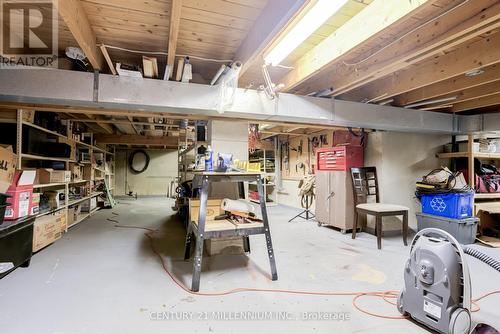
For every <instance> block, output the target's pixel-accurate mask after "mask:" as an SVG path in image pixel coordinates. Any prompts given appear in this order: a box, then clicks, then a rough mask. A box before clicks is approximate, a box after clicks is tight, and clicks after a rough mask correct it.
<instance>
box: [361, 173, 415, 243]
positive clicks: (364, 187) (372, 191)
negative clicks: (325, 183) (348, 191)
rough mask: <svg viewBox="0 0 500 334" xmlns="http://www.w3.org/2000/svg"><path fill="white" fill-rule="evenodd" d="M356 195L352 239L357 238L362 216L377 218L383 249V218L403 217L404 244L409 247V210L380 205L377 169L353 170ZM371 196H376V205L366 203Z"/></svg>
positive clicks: (391, 205)
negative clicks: (359, 220)
mask: <svg viewBox="0 0 500 334" xmlns="http://www.w3.org/2000/svg"><path fill="white" fill-rule="evenodd" d="M351 177H352V187H353V194H354V226H353V229H352V238H353V239H355V238H356V229H357V227H358V217H359V215H360V214H366V215H371V216H375V221H376V223H375V234H376V235H377V246H378V249H381V248H382V217H389V216H403V242H404V244H405V246H407V245H408V242H407V237H408V210H409V209H408V208H407V207H405V206H402V205H395V204H384V203H379V202H380V197H379V191H378V180H377V169H376V168H375V167H364V168H351ZM370 196H375V203H366V200H367V199H368V198H369V197H370Z"/></svg>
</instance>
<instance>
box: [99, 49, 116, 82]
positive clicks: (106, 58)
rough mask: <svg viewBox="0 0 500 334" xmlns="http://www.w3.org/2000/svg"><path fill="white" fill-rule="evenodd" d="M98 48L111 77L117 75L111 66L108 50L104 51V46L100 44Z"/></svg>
mask: <svg viewBox="0 0 500 334" xmlns="http://www.w3.org/2000/svg"><path fill="white" fill-rule="evenodd" d="M99 48H100V49H101V52H102V55H103V56H104V59H105V60H106V63H107V64H108V67H109V70H110V71H111V73H112V74H113V75H117V74H118V73H117V72H116V69H115V66H114V65H113V61H112V60H111V57H110V56H109V53H108V49H106V46H105V45H104V44H101V45H100V46H99Z"/></svg>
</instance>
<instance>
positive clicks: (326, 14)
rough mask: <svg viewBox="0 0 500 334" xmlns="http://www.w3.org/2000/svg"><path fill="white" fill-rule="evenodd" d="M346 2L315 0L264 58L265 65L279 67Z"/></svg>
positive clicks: (342, 0)
mask: <svg viewBox="0 0 500 334" xmlns="http://www.w3.org/2000/svg"><path fill="white" fill-rule="evenodd" d="M347 1H348V0H317V2H316V3H315V4H314V5H313V6H312V8H311V9H310V10H309V11H308V12H307V13H306V14H305V15H304V16H303V17H302V18H301V19H300V20H299V22H298V23H297V24H296V25H295V26H294V27H293V28H291V29H290V30H289V31H288V33H287V34H286V35H285V36H284V37H283V38H282V39H281V40H280V41H279V43H278V44H277V45H276V46H275V47H273V48H272V50H271V51H270V52H269V53H268V54H267V55H266V56H265V57H264V61H265V63H266V64H268V65H269V64H271V65H273V66H276V65H279V64H280V63H281V62H282V61H283V59H285V58H286V57H287V56H288V55H289V54H290V53H292V52H293V51H294V50H295V49H296V48H297V47H298V46H299V45H300V44H302V42H304V41H305V40H306V39H307V38H308V37H309V36H311V35H312V34H313V33H314V32H315V31H316V30H317V29H318V28H319V27H321V26H322V25H323V24H324V23H325V22H326V21H327V20H328V19H329V18H330V17H331V16H332V15H333V14H335V13H336V12H338V11H339V9H340V8H342V6H344V5H345V4H346V3H347Z"/></svg>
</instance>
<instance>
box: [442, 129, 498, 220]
mask: <svg viewBox="0 0 500 334" xmlns="http://www.w3.org/2000/svg"><path fill="white" fill-rule="evenodd" d="M474 140H475V136H474V135H473V134H471V135H468V138H467V151H463V152H447V153H439V154H438V155H437V156H438V158H440V159H456V158H467V161H468V164H467V169H468V170H467V173H468V176H469V180H468V184H469V185H470V186H471V187H472V188H475V185H476V184H475V183H476V178H475V170H474V159H480V160H486V161H495V160H500V153H487V152H474ZM498 199H500V193H476V194H474V206H475V212H476V213H477V212H478V211H479V210H481V209H484V208H489V209H492V208H496V209H497V210H500V201H497V200H498ZM488 200H490V201H488Z"/></svg>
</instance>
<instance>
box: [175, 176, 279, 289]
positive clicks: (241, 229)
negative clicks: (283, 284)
mask: <svg viewBox="0 0 500 334" xmlns="http://www.w3.org/2000/svg"><path fill="white" fill-rule="evenodd" d="M253 181H256V182H257V189H258V191H259V202H260V209H261V212H262V223H250V224H233V223H231V222H229V221H226V220H221V221H217V223H216V224H209V225H208V226H207V225H206V209H207V201H208V190H209V184H210V183H214V182H253ZM193 188H200V209H199V216H198V217H199V218H198V221H197V222H194V221H191V222H189V225H188V230H187V234H186V245H185V255H184V259H185V260H188V259H189V258H190V256H191V242H192V239H193V237H194V238H195V239H196V246H195V254H194V260H193V277H192V283H191V290H192V291H199V289H200V276H201V264H202V260H203V244H204V241H205V240H207V239H215V238H225V237H237V236H242V237H248V236H249V235H254V234H264V235H265V237H266V246H267V254H268V256H269V263H270V265H271V279H272V280H273V281H276V280H277V279H278V274H277V272H276V262H275V259H274V251H273V244H272V240H271V231H270V229H269V220H268V217H267V209H266V199H265V197H264V184H263V181H262V177H261V174H260V173H236V172H231V173H218V172H203V173H195V177H194V180H193Z"/></svg>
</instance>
